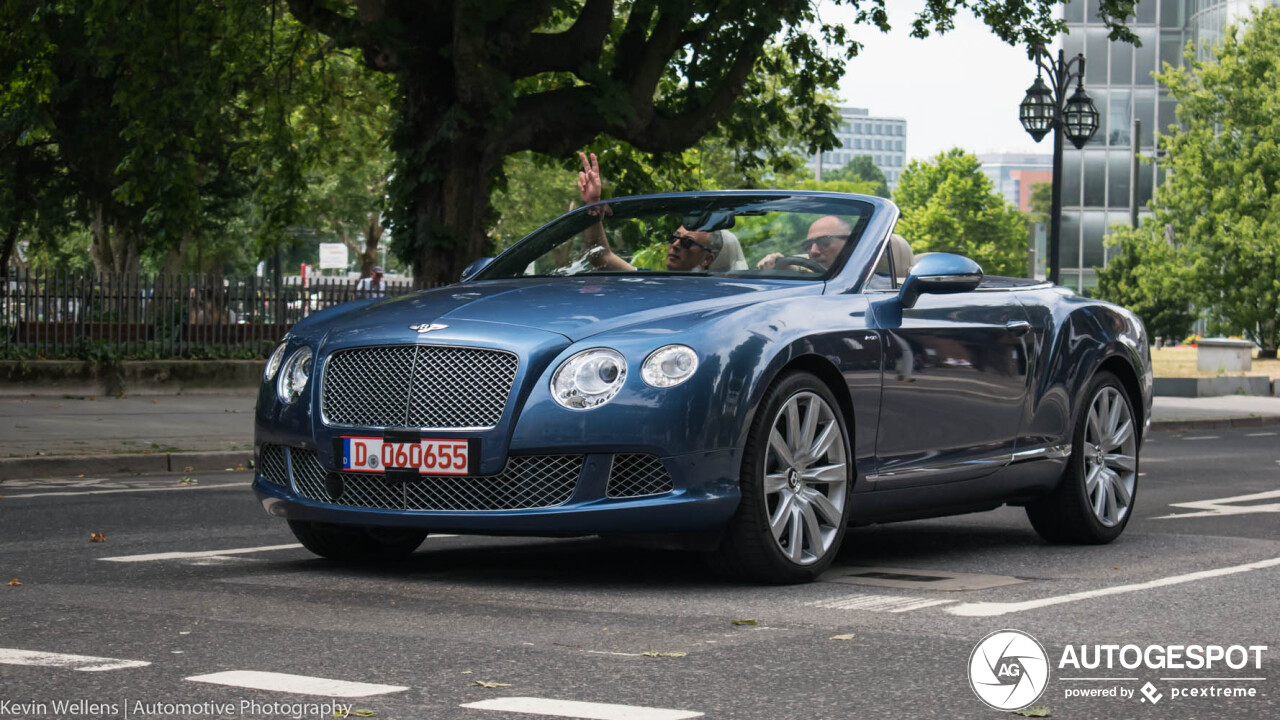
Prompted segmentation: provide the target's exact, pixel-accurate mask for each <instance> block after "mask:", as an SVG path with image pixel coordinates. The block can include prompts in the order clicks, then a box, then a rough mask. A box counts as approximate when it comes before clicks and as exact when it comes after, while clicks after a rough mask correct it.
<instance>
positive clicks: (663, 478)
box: [605, 454, 675, 498]
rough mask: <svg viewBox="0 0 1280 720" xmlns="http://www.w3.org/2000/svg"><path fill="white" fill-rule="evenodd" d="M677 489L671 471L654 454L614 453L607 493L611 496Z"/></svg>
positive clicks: (645, 493) (637, 495) (653, 493)
mask: <svg viewBox="0 0 1280 720" xmlns="http://www.w3.org/2000/svg"><path fill="white" fill-rule="evenodd" d="M674 489H675V483H674V481H672V479H671V473H669V472H667V469H666V468H665V467H664V466H663V465H662V461H661V460H659V459H658V458H656V457H654V456H652V455H641V454H630V455H614V456H613V464H612V466H610V468H609V484H608V486H607V487H606V489H605V495H606V496H607V497H611V498H622V497H644V496H646V495H665V494H666V493H669V492H671V491H672V490H674Z"/></svg>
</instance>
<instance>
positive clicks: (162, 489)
mask: <svg viewBox="0 0 1280 720" xmlns="http://www.w3.org/2000/svg"><path fill="white" fill-rule="evenodd" d="M252 484H253V483H246V482H238V483H223V484H221V485H175V486H173V487H158V488H126V489H124V490H85V491H83V492H46V493H28V494H26V495H5V496H4V497H5V499H6V500H16V499H18V498H33V497H79V496H81V495H115V494H117V493H141V492H168V491H170V490H217V489H219V488H232V487H249V486H250V485H252Z"/></svg>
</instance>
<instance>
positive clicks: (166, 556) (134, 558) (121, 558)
mask: <svg viewBox="0 0 1280 720" xmlns="http://www.w3.org/2000/svg"><path fill="white" fill-rule="evenodd" d="M300 547H302V546H301V545H299V544H297V543H294V544H292V545H264V546H262V547H250V548H229V549H227V550H202V551H199V552H165V553H150V554H148V555H117V556H115V557H104V558H98V559H99V560H102V561H103V562H150V561H152V560H179V559H183V558H202V557H213V556H215V555H244V554H245V553H256V552H268V551H270V550H294V549H296V548H300Z"/></svg>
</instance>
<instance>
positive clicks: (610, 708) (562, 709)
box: [460, 697, 703, 720]
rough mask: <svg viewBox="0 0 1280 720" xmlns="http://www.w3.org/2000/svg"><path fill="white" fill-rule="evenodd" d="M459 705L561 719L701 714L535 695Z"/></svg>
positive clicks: (634, 719) (664, 718)
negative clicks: (555, 698) (551, 716)
mask: <svg viewBox="0 0 1280 720" xmlns="http://www.w3.org/2000/svg"><path fill="white" fill-rule="evenodd" d="M460 707H464V708H472V709H474V710H497V711H501V712H512V713H524V714H526V715H553V716H555V717H562V718H583V719H584V720H686V718H696V717H702V715H703V713H700V712H694V711H692V710H670V709H667V708H651V707H641V706H639V705H611V704H609V703H593V702H579V701H576V700H552V699H549V698H535V697H504V698H494V699H492V700H481V701H480V702H473V703H467V704H466V705H462V706H460Z"/></svg>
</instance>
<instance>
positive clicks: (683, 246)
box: [578, 153, 725, 271]
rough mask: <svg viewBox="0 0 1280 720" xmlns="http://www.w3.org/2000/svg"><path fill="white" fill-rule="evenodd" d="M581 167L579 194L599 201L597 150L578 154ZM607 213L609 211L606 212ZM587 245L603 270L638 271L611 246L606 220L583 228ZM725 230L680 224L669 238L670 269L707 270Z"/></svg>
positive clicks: (721, 245) (720, 246)
mask: <svg viewBox="0 0 1280 720" xmlns="http://www.w3.org/2000/svg"><path fill="white" fill-rule="evenodd" d="M578 158H579V159H580V160H582V170H581V171H580V172H579V173H578V193H579V194H580V195H581V196H582V202H583V203H585V204H588V205H589V204H591V203H594V202H598V201H599V200H600V189H601V181H600V162H599V160H597V159H596V155H595V153H592V154H591V156H590V157H588V156H587V155H586V154H585V153H578ZM605 212H607V210H606V211H605ZM582 234H583V240H584V241H585V242H586V245H587V258H588V260H590V262H591V264H592V265H593V266H595V267H596V268H598V269H601V270H623V271H625V270H635V269H636V267H635V266H634V265H632V264H631V263H629V262H627V261H626V260H623V259H622V258H620V257H618V255H617V253H615V252H614V251H613V249H612V248H610V247H609V239H608V238H607V237H605V233H604V223H603V222H597V223H596V224H594V225H592V226H591V227H589V228H587V229H586V230H584V231H583V233H582ZM724 243H725V237H724V231H722V230H715V231H712V232H699V231H696V230H688V229H686V228H685V227H684V226H683V225H681V226H680V227H679V228H678V229H677V230H676V231H675V233H673V234H672V235H671V238H670V239H669V240H668V241H667V270H706V269H708V268H709V267H711V263H712V262H714V261H715V259H716V256H717V255H719V254H720V251H721V250H722V249H723V248H724Z"/></svg>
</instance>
